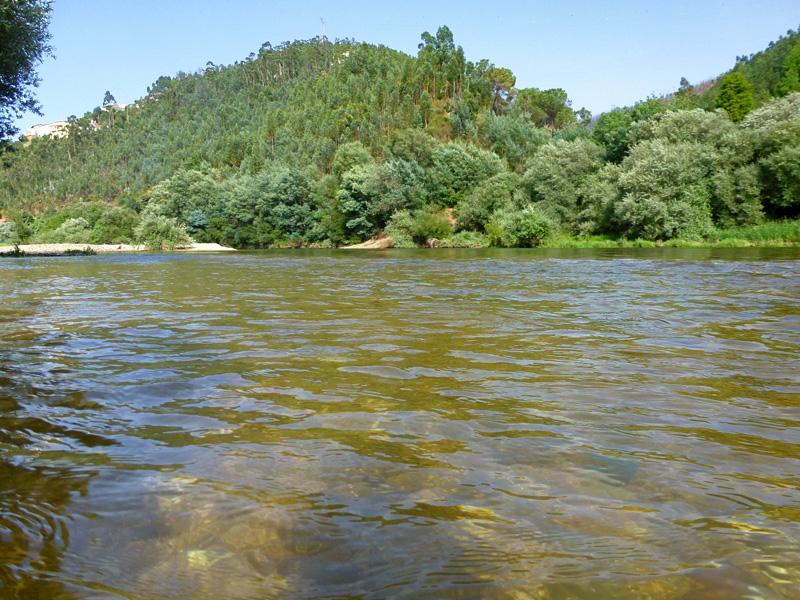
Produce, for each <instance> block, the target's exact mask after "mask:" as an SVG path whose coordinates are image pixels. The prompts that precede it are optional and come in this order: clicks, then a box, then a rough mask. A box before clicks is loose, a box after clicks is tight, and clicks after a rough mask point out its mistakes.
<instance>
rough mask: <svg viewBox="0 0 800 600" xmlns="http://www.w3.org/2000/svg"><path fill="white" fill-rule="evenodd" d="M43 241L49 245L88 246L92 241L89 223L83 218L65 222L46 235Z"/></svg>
mask: <svg viewBox="0 0 800 600" xmlns="http://www.w3.org/2000/svg"><path fill="white" fill-rule="evenodd" d="M42 238H43V240H42V241H46V242H48V243H55V244H58V243H65V244H88V243H90V242H91V240H92V230H91V227H90V225H89V221H87V220H86V219H84V218H83V217H77V218H71V219H67V220H66V221H64V222H63V223H62V224H61V225H60V226H59V227H58V228H57V229H56V230H55V231H52V232H48V233H45V234H44V235H43V236H42Z"/></svg>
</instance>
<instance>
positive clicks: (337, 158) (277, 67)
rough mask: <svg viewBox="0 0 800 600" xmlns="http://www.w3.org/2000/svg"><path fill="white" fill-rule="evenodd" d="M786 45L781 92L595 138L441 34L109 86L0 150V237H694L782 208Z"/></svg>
mask: <svg viewBox="0 0 800 600" xmlns="http://www.w3.org/2000/svg"><path fill="white" fill-rule="evenodd" d="M786 40H790V42H787V41H786ZM791 44H794V46H792V48H791V49H789V50H787V48H788V47H789V46H791ZM798 47H800V45H799V43H798V42H797V35H796V34H794V33H793V34H792V36H790V37H789V38H782V39H781V40H780V41H779V43H778V44H776V45H775V48H774V49H770V50H767V51H765V52H766V54H765V55H769V56H777V53H778V52H779V53H780V56H781V59H780V60H781V66H780V69H781V70H782V71H781V72H782V73H783V75H782V76H781V77H782V79H781V80H780V81H781V82H782V83H780V84H779V85H778V84H776V86H772V87H770V85H772V84H764V86H761V87H759V86H760V85H761V84H758V85H757V84H756V83H751V82H750V80H749V79H747V77H751V74H748V73H750V72H749V71H746V69H747V68H750V69H751V71H752V73H761V71H759V70H758V69H757V68H756V67H755V65H756V63H758V64H761V63H760V62H759V61H762V62H763V60H764V59H762V58H759V57H760V56H761V55H756V56H754V57H752V58H751V59H748V60H747V61H739V63H737V66H736V68H735V69H734V72H738V71H743V72H744V75H743V78H744V83H742V81H733V82H732V83H731V82H730V78H729V77H728V76H726V77H724V78H722V80H721V82H720V83H719V84H718V85H715V86H712V88H711V89H707V90H697V89H694V88H692V87H691V86H689V85H686V86H683V87H682V89H681V91H679V92H678V93H677V94H676V95H675V96H674V97H672V98H668V99H660V100H656V99H650V100H647V101H644V102H640V103H638V104H636V105H634V106H632V107H629V108H624V109H616V110H614V111H611V112H609V113H606V114H604V115H602V116H601V118H600V119H599V120H598V121H597V122H596V123H595V124H592V122H591V115H590V114H589V113H588V111H586V110H584V109H580V110H574V109H573V107H572V106H571V103H570V101H569V99H568V96H567V93H566V92H565V91H564V90H561V89H549V90H540V89H536V88H528V89H518V88H517V87H516V79H515V77H514V74H513V73H512V72H511V71H510V70H509V69H507V68H502V67H498V66H495V65H493V64H492V63H490V62H489V61H488V60H482V61H479V62H470V61H467V60H466V58H465V53H464V51H463V49H462V48H461V47H460V46H458V45H457V44H456V43H455V41H454V38H453V35H452V33H451V32H450V30H449V29H448V28H447V27H441V28H439V30H438V31H437V32H436V34H435V35H432V34H429V33H424V34H423V35H422V40H421V43H420V45H419V51H418V53H417V55H416V56H413V57H412V56H409V55H406V54H403V53H401V52H397V51H394V50H391V49H389V48H386V47H383V46H374V45H368V44H360V43H356V42H354V41H350V40H344V41H336V42H330V41H328V40H325V39H323V40H320V39H314V40H309V41H300V42H291V43H284V44H281V45H280V46H276V47H272V46H270V45H269V44H265V45H264V46H263V47H262V48H261V49H260V50H259V51H258V53H254V54H251V55H250V56H249V57H248V58H247V59H246V60H244V61H242V62H239V63H236V64H234V65H230V66H217V65H214V64H211V63H209V64H207V65H206V67H205V68H204V69H202V70H200V71H198V72H196V73H193V74H184V73H180V74H178V75H177V76H175V77H171V78H170V77H162V78H160V79H159V80H158V81H156V82H155V83H154V84H153V85H152V86H151V87H150V88H149V89H148V90H147V95H146V96H145V97H144V98H142V99H141V100H140V101H138V102H136V103H135V104H134V105H130V106H127V107H124V108H121V107H120V106H119V105H116V104H115V103H114V101H113V97H112V96H111V94H108V93H107V94H106V98H105V99H104V106H103V107H98V108H96V109H95V110H94V111H92V112H91V113H87V114H86V115H84V116H83V117H81V118H71V119H70V120H69V124H68V127H67V130H66V135H65V136H63V137H56V136H54V137H45V138H38V139H28V140H26V139H23V140H20V141H18V142H14V143H11V144H6V145H5V146H4V147H3V148H2V149H0V152H2V168H0V214H2V215H3V216H4V218H5V222H0V244H2V243H9V242H11V243H13V242H15V241H28V240H30V241H41V242H47V241H53V242H55V241H65V242H78V243H82V242H98V243H99V242H123V241H131V240H133V239H136V240H139V241H145V242H147V243H152V244H153V245H154V246H159V245H162V243H166V244H169V243H175V242H176V241H180V240H183V239H185V238H186V237H187V236H188V235H191V236H192V237H193V238H194V239H196V240H198V241H215V242H221V243H226V244H232V245H236V246H240V247H265V246H270V245H275V244H292V245H301V244H303V245H304V244H322V245H331V244H342V243H347V242H353V241H359V240H363V239H366V238H368V237H370V236H373V235H377V234H380V233H382V232H383V233H389V234H390V235H391V236H392V237H393V238H394V239H395V241H396V243H397V244H401V245H413V244H414V243H425V242H426V241H427V240H429V239H431V238H437V239H440V240H441V239H444V240H445V241H447V243H452V244H454V245H462V244H467V245H472V244H474V245H484V244H488V243H493V244H500V245H510V246H517V245H536V244H538V243H541V242H542V241H543V240H545V239H547V238H548V237H550V236H553V235H559V234H562V233H563V234H569V235H593V234H613V235H618V236H619V235H621V236H625V237H628V238H643V239H650V240H667V239H671V238H684V239H687V238H688V239H706V238H709V237H713V236H714V235H715V231H717V229H718V228H721V227H728V226H735V225H749V224H754V223H758V222H759V221H761V220H763V219H764V218H775V217H786V216H795V215H797V213H798V207H799V206H800V201H798V197H800V194H798V192H799V191H800V94H792V92H793V91H794V90H795V89H798V88H800V86H795V87H792V86H794V84H793V83H792V82H793V81H795V80H794V79H792V77H793V75H792V73H794V71H792V70H791V69H793V68H794V67H793V66H792V65H793V64H794V63H793V62H792V61H793V60H794V59H793V58H791V57H793V56H795V55H797V54H798V53H800V50H797V48H798ZM776 60H777V59H776ZM770 64H771V63H770ZM748 65H750V66H748ZM787 65H788V66H787ZM776 68H777V67H776ZM770 72H771V71H770ZM740 75H741V74H740ZM752 77H756V76H752ZM794 77H795V79H797V77H796V74H795V75H794ZM758 78H762V77H761V75H758V76H757V77H756V79H758ZM726 80H727V81H728V83H726ZM760 80H761V79H758V81H760ZM717 88H719V89H717ZM762 88H763V89H764V90H767V91H766V92H765V93H762V92H761V91H759V90H762ZM764 94H766V96H765V95H764ZM772 95H775V96H777V99H775V100H770V101H767V96H769V97H771V96H772ZM760 104H763V106H762V107H760V108H757V109H756V110H753V109H754V108H756V107H757V106H759V105H760ZM446 209H450V210H446ZM453 221H455V222H453Z"/></svg>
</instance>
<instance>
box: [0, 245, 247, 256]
mask: <svg viewBox="0 0 800 600" xmlns="http://www.w3.org/2000/svg"><path fill="white" fill-rule="evenodd" d="M17 251H18V252H19V254H16V253H17ZM134 252H151V250H150V249H149V248H148V247H147V246H144V245H141V244H139V245H135V244H20V245H19V246H0V256H70V255H73V256H80V255H89V254H115V253H118V254H126V253H134ZM170 252H236V249H235V248H229V247H227V246H221V245H220V244H208V243H206V244H189V245H188V246H179V247H177V248H175V249H174V250H170Z"/></svg>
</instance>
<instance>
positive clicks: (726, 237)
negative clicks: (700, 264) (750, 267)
mask: <svg viewBox="0 0 800 600" xmlns="http://www.w3.org/2000/svg"><path fill="white" fill-rule="evenodd" d="M437 245H438V246H439V247H444V248H486V247H488V246H490V245H491V240H490V239H489V237H488V236H486V235H482V234H475V233H473V232H469V234H468V235H466V234H464V233H459V234H455V235H453V236H451V237H449V238H446V239H444V240H441V241H439V242H438V243H437ZM786 246H800V220H791V221H768V222H766V223H761V224H759V225H750V226H746V227H731V228H728V229H719V230H716V231H715V232H714V234H713V235H711V236H709V237H707V238H705V239H672V240H666V241H659V240H657V241H653V240H642V239H635V240H631V239H625V238H622V237H615V236H611V235H593V236H585V237H577V236H572V235H565V234H558V235H554V236H552V237H550V238H548V239H547V240H545V241H544V242H543V243H542V244H541V246H540V247H542V248H598V249H603V248H661V247H665V248H750V247H762V248H764V247H774V248H781V247H786Z"/></svg>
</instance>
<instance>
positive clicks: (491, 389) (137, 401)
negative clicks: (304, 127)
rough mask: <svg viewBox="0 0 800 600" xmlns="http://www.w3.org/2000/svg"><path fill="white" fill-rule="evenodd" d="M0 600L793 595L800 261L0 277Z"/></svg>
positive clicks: (652, 259) (319, 267)
mask: <svg viewBox="0 0 800 600" xmlns="http://www.w3.org/2000/svg"><path fill="white" fill-rule="evenodd" d="M0 297H1V298H2V304H0V596H2V597H3V598H6V597H10V598H13V597H20V598H38V597H41V598H197V599H202V598H209V599H211V598H214V599H216V598H271V597H275V598H277V597H288V598H293V597H297V598H311V597H338V598H342V597H365V598H386V597H400V598H426V597H427V598H538V599H550V598H553V599H555V598H563V599H566V598H593V599H594V598H654V599H656V598H657V599H661V598H683V599H700V598H753V599H755V598H800V491H798V490H799V489H800V251H798V250H783V251H757V250H749V251H733V250H732V251H681V250H660V251H659V250H656V251H638V252H637V251H618V252H560V253H559V252H541V251H540V252H536V251H508V252H501V251H494V252H491V251H452V252H450V251H443V250H439V251H431V252H425V251H419V252H414V251H411V252H399V251H398V252H386V253H374V254H358V253H352V254H348V253H346V252H323V251H318V252H268V253H261V254H238V255H236V256H227V255H226V256H183V255H167V256H154V255H153V256H151V255H131V256H102V257H86V258H64V259H13V260H12V259H6V260H3V261H0Z"/></svg>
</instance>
